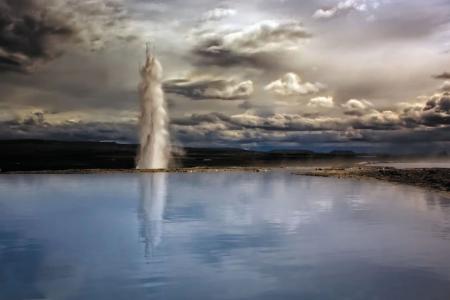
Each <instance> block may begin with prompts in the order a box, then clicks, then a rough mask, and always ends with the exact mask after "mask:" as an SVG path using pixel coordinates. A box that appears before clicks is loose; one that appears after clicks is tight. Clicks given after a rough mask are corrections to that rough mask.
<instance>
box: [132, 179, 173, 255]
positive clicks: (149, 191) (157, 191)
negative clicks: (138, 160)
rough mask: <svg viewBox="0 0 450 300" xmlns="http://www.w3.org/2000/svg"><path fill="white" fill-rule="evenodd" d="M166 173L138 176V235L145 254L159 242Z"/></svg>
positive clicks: (165, 191)
mask: <svg viewBox="0 0 450 300" xmlns="http://www.w3.org/2000/svg"><path fill="white" fill-rule="evenodd" d="M166 180H167V174H165V173H157V174H149V175H143V176H142V177H141V178H140V182H139V185H140V201H139V210H138V217H139V222H140V236H141V238H142V240H143V242H144V245H145V256H146V257H148V256H149V255H150V254H151V253H150V252H151V251H152V250H153V249H154V248H155V247H157V246H158V245H159V244H160V243H161V237H162V233H163V221H164V208H165V206H166V198H167V182H166Z"/></svg>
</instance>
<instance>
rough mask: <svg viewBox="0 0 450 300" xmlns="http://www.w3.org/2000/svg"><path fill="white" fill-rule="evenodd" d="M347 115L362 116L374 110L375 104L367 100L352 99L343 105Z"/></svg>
mask: <svg viewBox="0 0 450 300" xmlns="http://www.w3.org/2000/svg"><path fill="white" fill-rule="evenodd" d="M341 106H342V108H344V111H345V114H346V115H355V116H361V115H363V114H365V113H367V112H368V111H370V110H372V108H373V104H372V102H370V101H367V100H357V99H350V100H348V101H347V102H346V103H344V104H342V105H341Z"/></svg>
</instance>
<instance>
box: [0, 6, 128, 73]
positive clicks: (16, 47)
mask: <svg viewBox="0 0 450 300" xmlns="http://www.w3.org/2000/svg"><path fill="white" fill-rule="evenodd" d="M125 14H126V12H125V8H124V6H123V5H122V4H121V3H120V2H118V1H117V0H95V1H89V2H83V1H73V0H48V1H37V0H0V71H16V72H31V71H33V70H34V69H35V68H37V67H38V66H39V65H40V64H43V63H45V62H48V61H50V60H53V59H55V58H57V57H59V56H60V55H61V54H63V52H64V51H65V50H66V48H67V47H68V42H74V43H79V44H82V43H84V44H85V46H87V47H88V48H89V49H90V50H98V49H99V48H101V47H102V46H103V44H104V42H105V41H104V39H105V38H109V37H108V35H109V34H106V30H107V29H108V28H110V29H111V28H114V29H118V28H119V27H120V26H121V25H119V24H120V23H121V22H122V21H123V20H124V18H126V16H125ZM104 30H105V32H102V31H104ZM115 37H117V38H119V39H122V40H128V41H129V40H131V39H133V38H134V37H133V36H132V35H129V34H125V35H121V34H120V33H116V34H115Z"/></svg>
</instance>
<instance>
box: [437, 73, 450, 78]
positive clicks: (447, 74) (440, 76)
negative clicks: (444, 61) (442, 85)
mask: <svg viewBox="0 0 450 300" xmlns="http://www.w3.org/2000/svg"><path fill="white" fill-rule="evenodd" d="M433 78H435V79H450V72H443V73H441V74H438V75H433Z"/></svg>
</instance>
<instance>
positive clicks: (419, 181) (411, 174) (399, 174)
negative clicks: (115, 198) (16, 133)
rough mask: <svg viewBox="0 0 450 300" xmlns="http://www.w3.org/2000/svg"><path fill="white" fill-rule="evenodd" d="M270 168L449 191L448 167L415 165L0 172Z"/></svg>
mask: <svg viewBox="0 0 450 300" xmlns="http://www.w3.org/2000/svg"><path fill="white" fill-rule="evenodd" d="M269 171H288V172H291V173H292V174H293V175H301V176H317V177H335V178H353V179H376V180H382V181H387V182H392V183H401V184H407V185H412V186H417V187H422V188H427V189H430V190H433V191H439V192H444V193H446V194H448V195H450V168H415V169H397V168H393V167H381V166H352V167H346V168H337V167H326V168H320V167H315V168H314V167H193V168H171V169H153V170H152V169H148V170H138V169H67V170H42V171H12V172H3V173H1V172H0V175H37V174H47V175H77V174H139V173H148V174H151V173H207V172H211V173H217V172H249V173H261V172H269Z"/></svg>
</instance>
